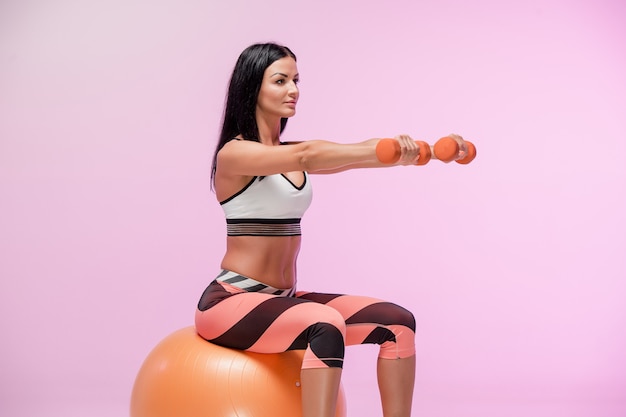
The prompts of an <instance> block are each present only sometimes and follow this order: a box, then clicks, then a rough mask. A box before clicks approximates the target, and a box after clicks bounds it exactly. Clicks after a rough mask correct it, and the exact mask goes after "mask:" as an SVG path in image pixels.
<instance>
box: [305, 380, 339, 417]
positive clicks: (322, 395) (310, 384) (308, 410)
mask: <svg viewBox="0 0 626 417" xmlns="http://www.w3.org/2000/svg"><path fill="white" fill-rule="evenodd" d="M300 382H301V389H302V417H334V416H335V409H336V408H337V396H338V394H339V386H340V383H341V368H311V369H303V370H302V371H301V375H300Z"/></svg>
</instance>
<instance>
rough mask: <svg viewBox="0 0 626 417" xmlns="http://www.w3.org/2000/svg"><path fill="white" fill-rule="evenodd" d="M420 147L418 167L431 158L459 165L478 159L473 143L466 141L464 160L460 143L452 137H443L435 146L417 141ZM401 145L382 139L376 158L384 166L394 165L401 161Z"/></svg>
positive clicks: (377, 147) (391, 140) (394, 141)
mask: <svg viewBox="0 0 626 417" xmlns="http://www.w3.org/2000/svg"><path fill="white" fill-rule="evenodd" d="M415 143H416V144H417V145H418V146H419V149H420V156H419V159H418V160H417V165H425V164H427V163H428V161H430V159H431V157H433V156H434V157H435V158H436V159H439V160H441V161H443V162H451V161H454V160H456V162H458V163H459V164H469V163H470V162H471V161H472V160H473V159H474V158H475V157H476V147H475V146H474V144H473V143H471V142H467V141H465V144H466V146H467V151H466V152H465V155H464V156H463V157H462V158H459V156H461V147H460V146H459V143H458V142H457V141H456V140H454V139H453V138H451V137H443V138H441V139H439V140H438V141H437V143H435V146H433V147H432V149H431V147H430V145H429V144H428V143H426V142H423V141H415ZM400 155H401V150H400V143H399V142H398V141H397V140H395V139H381V140H380V141H378V144H377V145H376V157H377V158H378V160H379V161H380V162H382V163H384V164H393V163H396V162H398V160H399V159H400Z"/></svg>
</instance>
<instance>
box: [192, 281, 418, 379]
mask: <svg viewBox="0 0 626 417" xmlns="http://www.w3.org/2000/svg"><path fill="white" fill-rule="evenodd" d="M195 322H196V330H197V331H198V334H199V335H200V336H202V337H203V338H204V339H206V340H208V341H209V342H212V343H215V344H217V345H221V346H226V347H230V348H236V349H242V350H247V351H251V352H259V353H279V352H285V351H288V350H296V349H303V350H305V354H304V359H303V363H302V368H303V369H308V368H326V367H337V368H341V367H342V366H343V357H344V350H345V346H346V345H357V344H364V343H376V344H379V345H380V353H379V355H378V357H379V358H385V359H398V358H407V357H409V356H412V355H414V354H415V318H414V317H413V314H411V312H409V311H408V310H406V309H404V308H403V307H400V306H398V305H396V304H393V303H389V302H385V301H382V300H378V299H375V298H371V297H361V296H353V295H341V294H322V293H312V292H303V291H298V292H295V290H294V289H288V290H280V289H276V288H272V287H269V286H267V285H265V284H262V283H260V282H258V281H255V280H253V279H251V278H248V277H244V276H242V275H239V274H237V273H234V272H231V271H226V270H224V271H222V272H221V273H220V274H219V275H218V277H217V278H216V279H215V280H214V281H213V282H211V284H209V286H208V287H207V288H206V290H205V291H204V293H203V294H202V297H201V298H200V301H199V302H198V309H197V310H196V318H195Z"/></svg>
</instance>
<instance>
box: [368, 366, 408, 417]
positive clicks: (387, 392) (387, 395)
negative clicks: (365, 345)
mask: <svg viewBox="0 0 626 417" xmlns="http://www.w3.org/2000/svg"><path fill="white" fill-rule="evenodd" d="M377 371H378V388H379V390H380V399H381V402H382V406H383V416H384V417H409V416H410V415H411V406H412V404H413V389H414V387H415V355H413V356H410V357H408V358H403V359H381V358H379V359H378V364H377Z"/></svg>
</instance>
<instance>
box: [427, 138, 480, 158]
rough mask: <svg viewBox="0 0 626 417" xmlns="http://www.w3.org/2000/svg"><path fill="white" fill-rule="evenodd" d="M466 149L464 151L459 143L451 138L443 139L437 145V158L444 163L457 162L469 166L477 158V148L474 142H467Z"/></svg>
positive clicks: (435, 148)
mask: <svg viewBox="0 0 626 417" xmlns="http://www.w3.org/2000/svg"><path fill="white" fill-rule="evenodd" d="M465 145H466V149H462V147H461V146H460V145H459V142H457V141H456V140H454V139H453V138H451V137H448V136H446V137H443V138H441V139H439V140H438V141H437V143H435V146H434V152H435V158H437V159H439V160H440V161H443V162H452V161H456V162H458V163H459V164H463V165H465V164H469V163H470V162H472V161H473V160H474V158H476V147H475V146H474V144H473V143H472V142H468V141H465Z"/></svg>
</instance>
